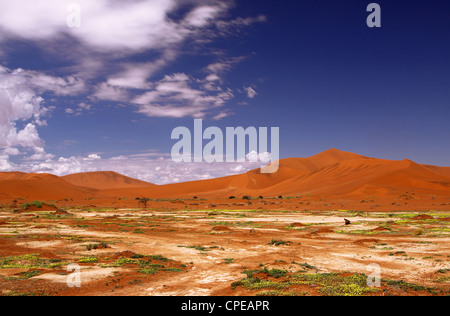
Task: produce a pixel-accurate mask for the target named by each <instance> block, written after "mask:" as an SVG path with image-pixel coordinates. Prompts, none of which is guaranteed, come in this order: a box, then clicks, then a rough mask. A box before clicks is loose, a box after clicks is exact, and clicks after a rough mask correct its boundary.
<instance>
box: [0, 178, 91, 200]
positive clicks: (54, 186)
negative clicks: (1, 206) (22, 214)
mask: <svg viewBox="0 0 450 316" xmlns="http://www.w3.org/2000/svg"><path fill="white" fill-rule="evenodd" d="M95 194H97V190H94V189H88V188H82V187H78V186H75V185H73V184H70V183H68V182H66V181H65V180H63V179H61V178H59V177H57V176H54V175H51V174H36V173H30V174H26V173H19V172H8V173H0V200H11V199H17V198H23V199H26V200H59V199H80V198H83V199H84V198H86V197H88V196H94V195H95Z"/></svg>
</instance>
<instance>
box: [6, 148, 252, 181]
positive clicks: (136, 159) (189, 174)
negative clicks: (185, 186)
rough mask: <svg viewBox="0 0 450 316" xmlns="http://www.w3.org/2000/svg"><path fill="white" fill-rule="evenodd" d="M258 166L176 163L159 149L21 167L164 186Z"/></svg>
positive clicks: (248, 164)
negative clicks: (105, 174) (115, 174)
mask: <svg viewBox="0 0 450 316" xmlns="http://www.w3.org/2000/svg"><path fill="white" fill-rule="evenodd" d="M6 158H7V157H6ZM3 163H4V165H3ZM9 167H10V165H9V164H8V161H7V160H6V161H5V160H2V156H0V168H5V169H8V168H9ZM259 167H260V164H259V163H251V162H246V163H234V162H231V163H175V162H173V161H172V159H171V157H170V155H164V154H161V153H158V152H149V153H142V154H135V155H127V156H117V157H111V158H103V157H101V156H100V155H98V154H91V155H88V156H72V157H68V158H65V157H60V158H58V159H47V160H46V161H44V162H41V163H36V164H29V165H23V166H22V168H23V169H24V170H25V171H28V172H38V173H52V174H55V175H58V176H64V175H67V174H72V173H80V172H94V171H116V172H118V173H121V174H124V175H126V176H129V177H132V178H135V179H140V180H143V181H147V182H151V183H155V184H161V185H162V184H168V183H176V182H186V181H195V180H202V179H210V178H217V177H223V176H228V175H233V174H240V173H244V172H247V171H249V170H252V169H256V168H259Z"/></svg>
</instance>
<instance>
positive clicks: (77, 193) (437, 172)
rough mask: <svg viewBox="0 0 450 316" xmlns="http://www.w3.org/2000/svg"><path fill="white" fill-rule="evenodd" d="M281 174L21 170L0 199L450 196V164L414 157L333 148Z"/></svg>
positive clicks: (8, 176) (9, 178)
mask: <svg viewBox="0 0 450 316" xmlns="http://www.w3.org/2000/svg"><path fill="white" fill-rule="evenodd" d="M279 163H280V167H279V170H278V172H277V173H274V174H262V173H261V172H260V170H259V169H256V170H252V171H249V172H247V173H244V174H240V175H233V176H229V177H223V178H217V179H210V180H202V181H193V182H185V183H177V184H168V185H161V186H157V185H154V184H151V183H147V182H144V181H140V180H136V179H132V178H129V177H126V176H123V175H120V174H118V173H115V172H92V173H81V174H73V175H68V176H64V177H56V176H54V175H48V174H26V173H21V172H9V173H0V200H2V201H6V200H11V199H15V198H19V197H22V198H24V199H39V200H58V199H68V198H71V199H73V200H74V201H80V203H81V201H83V203H84V201H86V200H89V199H92V198H99V199H102V200H103V201H107V200H108V199H109V200H111V201H112V200H117V198H118V197H120V198H127V199H129V200H134V199H135V198H136V197H144V196H145V197H149V198H192V197H193V196H198V197H205V198H228V197H229V196H231V195H234V196H237V197H242V195H251V196H254V197H257V196H260V195H262V196H264V197H273V196H278V195H283V196H298V195H308V196H320V197H327V198H341V199H343V198H344V199H360V198H361V197H364V196H368V195H376V196H377V197H379V198H386V199H389V198H392V197H393V196H395V195H398V194H399V192H408V191H411V192H412V191H414V192H416V193H423V194H433V195H442V196H446V197H447V196H450V168H449V167H437V166H431V165H420V164H417V163H415V162H413V161H411V160H407V159H406V160H399V161H392V160H384V159H376V158H370V157H365V156H361V155H358V154H354V153H349V152H343V151H340V150H337V149H330V150H327V151H325V152H323V153H320V154H318V155H315V156H312V157H309V158H288V159H282V160H280V161H279Z"/></svg>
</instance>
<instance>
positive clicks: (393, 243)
mask: <svg viewBox="0 0 450 316" xmlns="http://www.w3.org/2000/svg"><path fill="white" fill-rule="evenodd" d="M0 205H1V207H0V295H3V296H18V295H35V296H102V295H108V296H111V295H116V296H340V295H354V296H446V295H449V294H450V264H449V263H450V227H449V223H450V168H447V167H437V166H430V165H422V164H417V163H415V162H413V161H411V160H402V161H390V160H383V159H377V158H370V157H364V156H360V155H357V154H353V153H348V152H343V151H339V150H337V149H332V150H328V151H326V152H323V153H320V154H318V155H316V156H313V157H309V158H291V159H284V160H281V161H280V168H279V170H278V172H277V173H274V174H262V173H261V172H260V171H259V170H253V171H250V172H248V173H245V174H242V175H233V176H230V177H225V178H220V179H211V180H204V181H196V182H188V183H179V184H169V185H154V184H150V183H146V182H143V181H139V180H135V179H131V178H128V177H125V176H122V175H120V174H117V173H114V172H93V173H83V174H75V175H68V176H63V177H57V176H54V175H49V174H32V173H31V174H27V173H20V172H9V173H0ZM74 264H75V265H76V266H77V267H79V276H80V283H79V284H78V285H79V286H73V284H71V283H70V281H73V276H74V274H73V273H74V272H76V271H75V270H72V269H69V267H73V266H74Z"/></svg>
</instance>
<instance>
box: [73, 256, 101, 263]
mask: <svg viewBox="0 0 450 316" xmlns="http://www.w3.org/2000/svg"><path fill="white" fill-rule="evenodd" d="M78 262H79V263H97V262H98V258H97V257H84V258H81V259H80V260H78Z"/></svg>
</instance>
